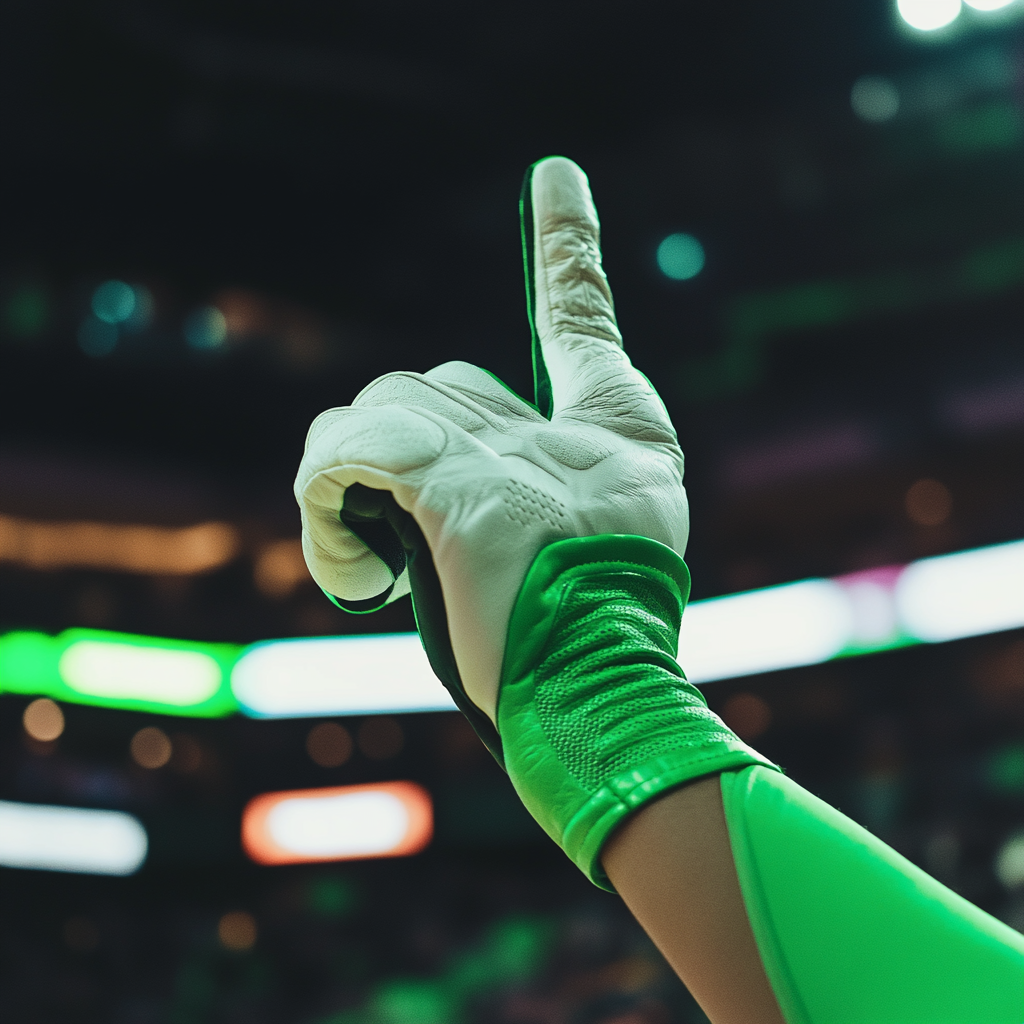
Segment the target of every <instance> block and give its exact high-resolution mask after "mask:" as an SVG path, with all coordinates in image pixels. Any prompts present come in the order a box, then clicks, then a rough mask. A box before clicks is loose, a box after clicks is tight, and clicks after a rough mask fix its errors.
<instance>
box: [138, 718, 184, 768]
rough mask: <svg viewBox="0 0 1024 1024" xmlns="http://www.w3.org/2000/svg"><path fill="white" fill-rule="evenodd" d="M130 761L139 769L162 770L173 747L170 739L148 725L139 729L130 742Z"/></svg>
mask: <svg viewBox="0 0 1024 1024" xmlns="http://www.w3.org/2000/svg"><path fill="white" fill-rule="evenodd" d="M130 750H131V754H132V760H133V761H134V762H135V763H136V764H137V765H139V767H140V768H150V769H155V768H163V766H164V765H165V764H167V762H168V761H170V759H171V754H172V753H173V752H174V747H173V745H172V744H171V740H170V737H169V736H168V735H167V733H165V732H164V731H163V729H157V728H156V726H152V725H148V726H146V728H145V729H140V730H139V731H138V732H137V733H136V734H135V735H134V736H133V737H132V742H131V747H130Z"/></svg>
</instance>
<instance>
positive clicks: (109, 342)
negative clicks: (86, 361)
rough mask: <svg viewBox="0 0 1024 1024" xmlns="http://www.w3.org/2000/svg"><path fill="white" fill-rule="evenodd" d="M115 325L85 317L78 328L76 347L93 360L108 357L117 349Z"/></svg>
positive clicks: (95, 318)
mask: <svg viewBox="0 0 1024 1024" xmlns="http://www.w3.org/2000/svg"><path fill="white" fill-rule="evenodd" d="M117 333H118V332H117V324H112V323H109V322H108V321H106V320H100V319H99V318H98V317H94V316H86V317H83V318H82V322H81V324H80V325H79V327H78V347H79V348H80V349H81V350H82V351H83V352H84V353H85V354H86V355H87V356H92V357H93V358H94V359H102V358H103V357H104V356H109V355H110V354H111V352H113V351H114V349H115V348H116V347H117Z"/></svg>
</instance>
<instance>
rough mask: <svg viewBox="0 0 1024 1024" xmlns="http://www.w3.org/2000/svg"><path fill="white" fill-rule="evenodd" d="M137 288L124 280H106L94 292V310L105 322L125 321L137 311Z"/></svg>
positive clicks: (97, 316) (98, 317) (99, 318)
mask: <svg viewBox="0 0 1024 1024" xmlns="http://www.w3.org/2000/svg"><path fill="white" fill-rule="evenodd" d="M135 302H136V299H135V289H134V288H132V286H131V285H130V284H125V283H124V281H104V282H103V284H101V285H100V286H99V288H97V289H96V291H94V292H93V293H92V311H93V312H94V313H95V314H96V318H97V319H98V320H102V321H103V322H104V323H105V324H120V323H124V321H125V320H127V319H128V318H129V317H130V316H131V315H132V313H134V312H135Z"/></svg>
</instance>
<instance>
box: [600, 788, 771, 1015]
mask: <svg viewBox="0 0 1024 1024" xmlns="http://www.w3.org/2000/svg"><path fill="white" fill-rule="evenodd" d="M602 863H603V865H604V869H605V871H606V872H607V874H608V877H609V879H611V882H612V884H613V885H614V886H615V888H616V890H617V892H618V893H619V895H620V896H621V897H622V899H623V900H624V901H625V903H626V905H627V906H628V907H629V909H630V911H631V912H632V913H633V916H634V917H636V919H637V920H638V921H639V922H640V924H641V925H642V926H643V928H644V930H645V931H646V932H647V934H648V935H650V937H651V938H652V939H653V940H654V942H655V944H656V945H657V946H658V948H659V949H660V950H661V952H662V954H663V955H664V957H665V959H666V960H667V961H668V962H669V964H670V965H671V966H672V968H673V970H675V972H676V973H677V974H678V975H679V977H680V978H682V980H683V982H684V983H685V984H686V987H687V988H688V989H689V990H690V992H691V993H692V995H693V996H694V998H695V999H696V1000H697V1002H698V1003H700V1005H701V1007H702V1008H703V1010H704V1012H705V1013H706V1014H707V1015H708V1017H709V1019H710V1020H711V1021H712V1022H713V1024H785V1022H784V1018H783V1016H782V1012H781V1011H780V1010H779V1005H778V1002H777V1001H776V999H775V996H774V994H773V992H772V989H771V985H770V984H769V982H768V978H767V976H766V975H765V971H764V966H763V965H762V963H761V957H760V955H759V953H758V949H757V943H756V942H755V940H754V935H753V933H752V931H751V929H750V922H749V920H748V919H747V912H746V908H745V907H744V904H743V896H742V893H741V892H740V887H739V882H738V880H737V877H736V868H735V865H734V864H733V859H732V851H731V849H730V847H729V834H728V830H727V828H726V823H725V814H724V812H723V809H722V794H721V789H720V785H719V778H718V776H717V775H713V776H710V777H707V778H704V779H700V780H699V781H697V782H693V783H691V784H689V785H686V786H683V787H681V788H679V789H676V790H674V791H672V792H671V793H669V794H668V795H667V796H664V797H662V798H661V799H660V800H656V801H655V802H654V803H651V804H648V805H647V806H646V807H644V808H643V809H642V810H640V811H639V812H638V813H637V814H636V815H635V816H634V817H632V818H631V819H630V820H629V821H627V822H626V823H625V825H623V826H622V827H621V828H620V829H619V830H618V831H617V832H615V833H614V834H613V835H612V837H611V839H609V841H608V844H607V845H606V846H605V848H604V852H603V855H602Z"/></svg>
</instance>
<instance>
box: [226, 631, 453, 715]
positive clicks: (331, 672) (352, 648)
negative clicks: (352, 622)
mask: <svg viewBox="0 0 1024 1024" xmlns="http://www.w3.org/2000/svg"><path fill="white" fill-rule="evenodd" d="M231 689H232V690H233V691H234V694H235V698H236V699H237V700H238V702H239V703H240V704H241V705H242V709H243V711H245V712H246V714H249V715H253V716H255V717H267V718H282V717H303V716H306V717H308V716H316V715H364V714H377V713H382V712H388V711H392V712H394V711H452V710H454V708H455V702H454V701H453V700H452V698H451V696H450V695H449V694H448V691H447V690H446V689H445V688H444V687H443V686H442V685H441V683H440V682H439V681H438V679H437V677H436V676H435V675H434V673H433V672H432V671H431V668H430V664H429V662H428V661H427V656H426V654H425V653H424V651H423V645H422V644H421V643H420V639H419V637H418V636H417V635H416V634H415V633H389V634H381V635H379V636H358V637H331V638H328V639H323V640H320V639H318V640H278V641H272V642H270V643H265V644H259V645H257V646H255V647H252V648H250V649H249V650H247V651H246V652H245V653H244V654H243V655H242V657H241V658H240V659H239V660H238V662H237V663H236V664H235V667H234V669H233V670H232V672H231Z"/></svg>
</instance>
